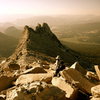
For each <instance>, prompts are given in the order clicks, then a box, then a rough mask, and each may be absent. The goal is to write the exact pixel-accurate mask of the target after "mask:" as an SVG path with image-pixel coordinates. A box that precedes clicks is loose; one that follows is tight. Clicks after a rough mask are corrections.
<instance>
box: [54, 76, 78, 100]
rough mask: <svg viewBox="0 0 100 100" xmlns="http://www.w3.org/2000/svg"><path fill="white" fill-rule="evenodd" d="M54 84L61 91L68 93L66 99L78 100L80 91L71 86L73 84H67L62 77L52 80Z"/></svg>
mask: <svg viewBox="0 0 100 100" xmlns="http://www.w3.org/2000/svg"><path fill="white" fill-rule="evenodd" d="M52 84H53V85H54V86H56V87H58V88H60V89H61V90H63V91H65V92H66V97H67V98H70V99H71V100H76V97H77V94H78V89H77V88H75V87H73V86H71V84H69V83H67V82H65V80H64V79H62V78H61V77H60V78H58V77H54V78H53V79H52Z"/></svg>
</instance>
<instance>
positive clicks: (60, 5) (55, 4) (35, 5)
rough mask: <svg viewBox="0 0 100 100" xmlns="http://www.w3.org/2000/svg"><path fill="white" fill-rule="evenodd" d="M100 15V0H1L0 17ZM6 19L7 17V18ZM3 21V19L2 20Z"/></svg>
mask: <svg viewBox="0 0 100 100" xmlns="http://www.w3.org/2000/svg"><path fill="white" fill-rule="evenodd" d="M16 14H19V15H20V14H21V15H22V14H27V15H58V14H59V15H60V14H63V15H65V14H76V15H77V14H96V15H98V14H99V15H100V0H0V17H2V16H4V15H16ZM5 17H6V16H5ZM0 19H1V18H0Z"/></svg>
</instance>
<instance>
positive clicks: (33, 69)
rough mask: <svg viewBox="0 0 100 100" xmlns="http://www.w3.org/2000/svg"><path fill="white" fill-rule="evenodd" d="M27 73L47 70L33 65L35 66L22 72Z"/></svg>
mask: <svg viewBox="0 0 100 100" xmlns="http://www.w3.org/2000/svg"><path fill="white" fill-rule="evenodd" d="M28 73H47V72H46V71H45V70H44V69H43V68H42V67H35V68H30V69H28V70H26V71H24V72H23V74H28Z"/></svg>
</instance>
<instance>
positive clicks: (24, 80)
mask: <svg viewBox="0 0 100 100" xmlns="http://www.w3.org/2000/svg"><path fill="white" fill-rule="evenodd" d="M52 76H53V74H52V73H49V74H25V75H21V76H19V78H18V79H17V80H16V82H15V84H16V85H18V84H28V83H31V82H34V81H45V82H47V83H48V82H50V81H51V79H52Z"/></svg>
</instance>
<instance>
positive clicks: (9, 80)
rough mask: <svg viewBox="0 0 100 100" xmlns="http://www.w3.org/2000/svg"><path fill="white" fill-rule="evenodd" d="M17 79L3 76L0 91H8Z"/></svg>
mask: <svg viewBox="0 0 100 100" xmlns="http://www.w3.org/2000/svg"><path fill="white" fill-rule="evenodd" d="M15 79H16V78H15V77H8V76H1V77H0V91H2V90H5V89H8V88H9V87H11V86H12V83H13V82H14V81H15Z"/></svg>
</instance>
